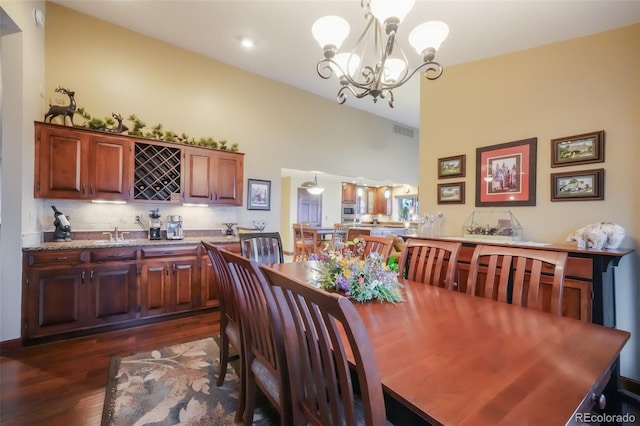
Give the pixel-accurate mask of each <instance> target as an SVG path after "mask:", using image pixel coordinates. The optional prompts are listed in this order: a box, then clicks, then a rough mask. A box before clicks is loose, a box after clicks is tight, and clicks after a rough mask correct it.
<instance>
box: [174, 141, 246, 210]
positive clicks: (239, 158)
mask: <svg viewBox="0 0 640 426" xmlns="http://www.w3.org/2000/svg"><path fill="white" fill-rule="evenodd" d="M184 166H185V167H184V175H185V182H184V192H183V194H184V201H185V202H188V203H208V204H220V205H230V206H241V205H242V192H243V191H242V190H243V185H242V184H243V180H244V154H240V153H236V152H224V151H213V150H207V149H202V148H185V149H184Z"/></svg>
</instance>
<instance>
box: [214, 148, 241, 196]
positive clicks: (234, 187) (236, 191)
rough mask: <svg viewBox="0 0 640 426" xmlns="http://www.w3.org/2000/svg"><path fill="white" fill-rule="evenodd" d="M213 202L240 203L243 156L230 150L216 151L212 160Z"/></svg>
mask: <svg viewBox="0 0 640 426" xmlns="http://www.w3.org/2000/svg"><path fill="white" fill-rule="evenodd" d="M213 173H214V183H215V192H214V196H213V203H214V204H226V205H231V206H241V205H242V184H243V180H244V157H243V155H242V154H237V153H231V152H216V153H215V162H214V171H213Z"/></svg>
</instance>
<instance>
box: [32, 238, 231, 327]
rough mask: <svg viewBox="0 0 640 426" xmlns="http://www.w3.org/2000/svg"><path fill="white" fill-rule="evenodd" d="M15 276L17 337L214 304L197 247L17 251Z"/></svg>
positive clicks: (208, 274) (210, 283)
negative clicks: (19, 300)
mask: <svg viewBox="0 0 640 426" xmlns="http://www.w3.org/2000/svg"><path fill="white" fill-rule="evenodd" d="M222 244H224V247H225V248H226V249H228V250H231V251H234V252H237V253H239V252H240V245H239V244H238V243H237V242H224V243H222ZM23 271H24V279H23V291H22V294H23V306H22V322H23V326H22V336H23V338H25V339H32V338H40V337H45V336H51V335H56V334H64V333H70V332H76V331H79V330H85V332H88V331H89V330H90V329H97V328H100V327H103V326H108V325H114V324H126V323H132V324H133V323H139V321H138V320H143V319H148V318H153V317H157V318H159V319H160V317H162V316H166V315H171V314H175V313H180V312H188V311H195V310H199V309H207V308H212V307H217V306H218V292H217V283H216V282H215V279H214V276H213V270H212V268H211V264H210V263H209V259H208V256H207V255H206V254H205V252H204V250H203V249H202V247H201V246H200V244H186V245H183V244H180V245H177V244H175V245H172V244H171V243H169V244H166V245H159V246H155V245H154V246H132V247H100V248H93V247H91V248H87V249H69V250H66V249H62V250H42V251H37V250H35V251H32V250H25V251H24V253H23Z"/></svg>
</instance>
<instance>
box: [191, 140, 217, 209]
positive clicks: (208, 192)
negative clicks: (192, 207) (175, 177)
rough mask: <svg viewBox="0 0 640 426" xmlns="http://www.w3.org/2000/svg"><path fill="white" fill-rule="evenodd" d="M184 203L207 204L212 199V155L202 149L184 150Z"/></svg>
mask: <svg viewBox="0 0 640 426" xmlns="http://www.w3.org/2000/svg"><path fill="white" fill-rule="evenodd" d="M184 151H185V153H184V164H185V166H184V173H185V178H184V186H185V187H184V192H183V194H184V201H185V202H188V203H209V202H210V201H211V199H212V197H213V193H214V190H213V176H212V173H213V168H214V158H213V155H212V154H213V153H212V152H211V151H208V150H204V149H185V150H184Z"/></svg>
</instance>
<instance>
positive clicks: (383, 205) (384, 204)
mask: <svg viewBox="0 0 640 426" xmlns="http://www.w3.org/2000/svg"><path fill="white" fill-rule="evenodd" d="M388 190H389V189H388V188H386V187H380V188H378V189H376V192H375V214H382V215H386V216H391V193H390V192H389V196H388V197H387V196H386V193H387V191H388Z"/></svg>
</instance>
